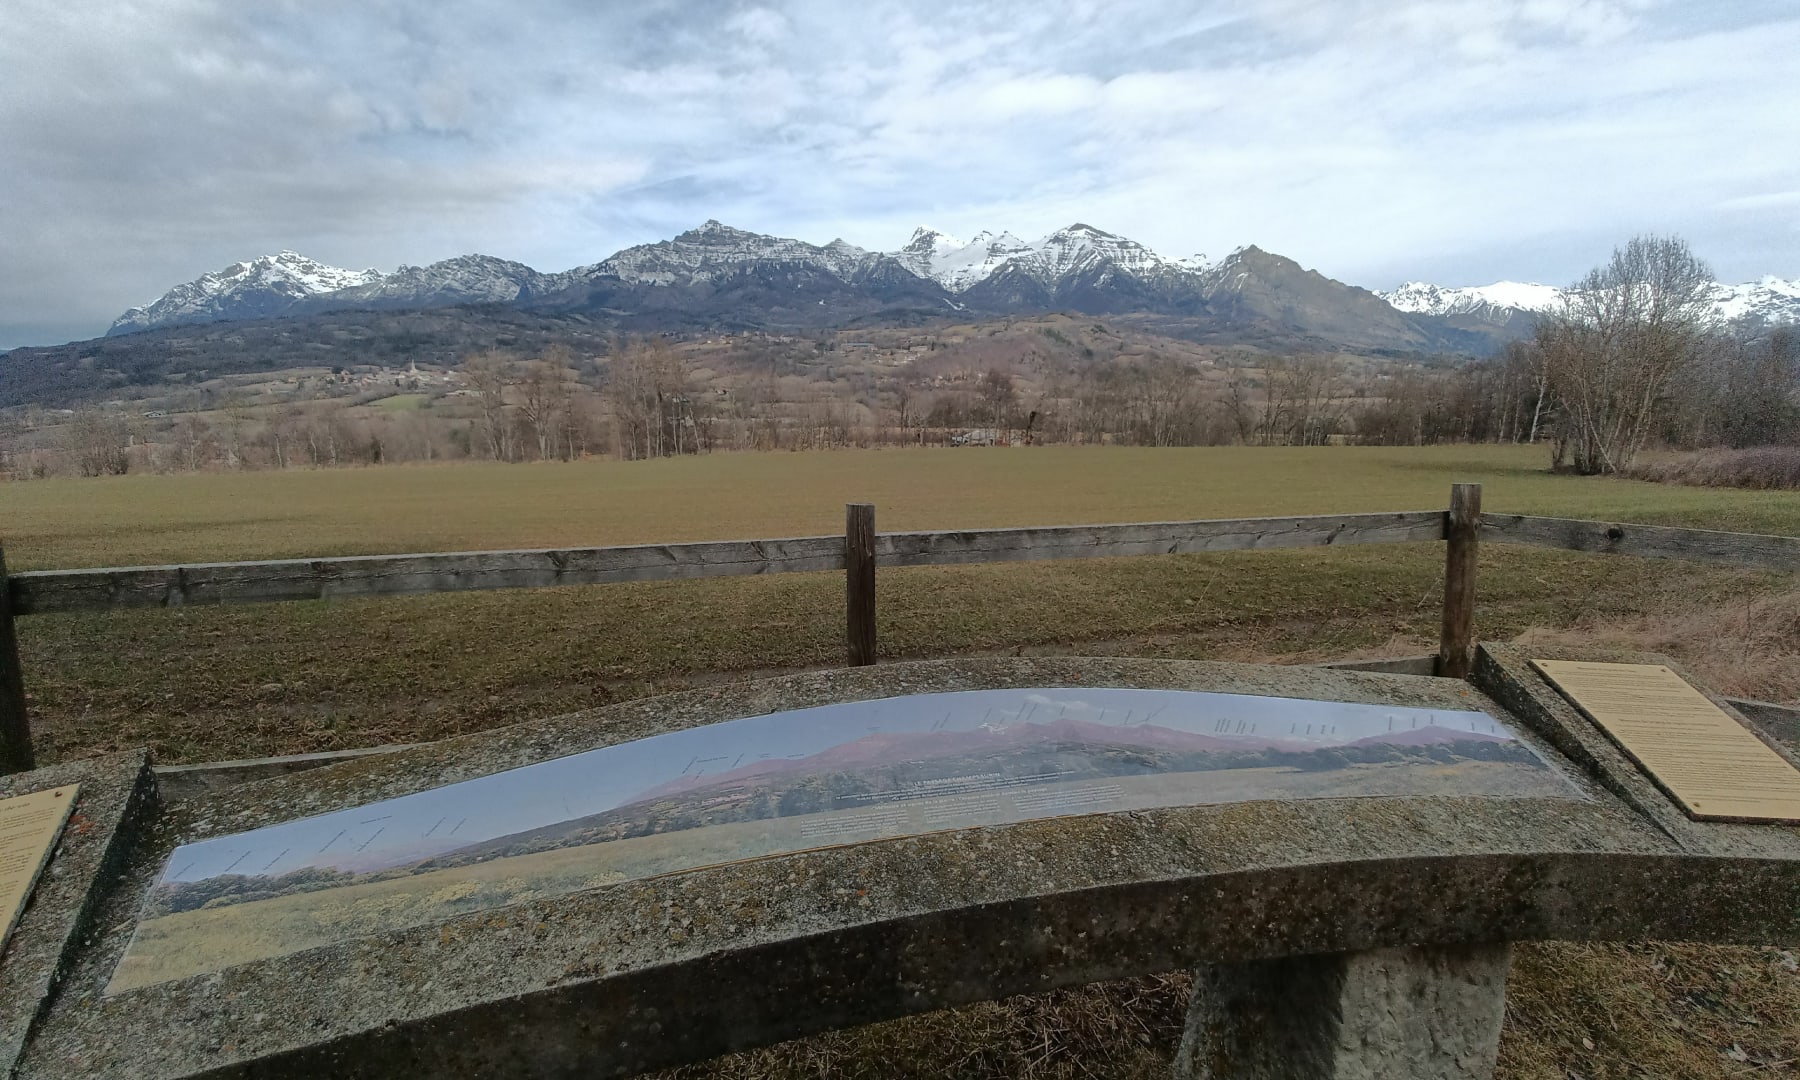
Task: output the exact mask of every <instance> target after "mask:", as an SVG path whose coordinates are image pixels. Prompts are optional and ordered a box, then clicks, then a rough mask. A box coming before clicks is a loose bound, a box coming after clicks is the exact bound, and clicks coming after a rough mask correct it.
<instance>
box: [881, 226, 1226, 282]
mask: <svg viewBox="0 0 1800 1080" xmlns="http://www.w3.org/2000/svg"><path fill="white" fill-rule="evenodd" d="M892 257H893V259H894V260H895V261H896V262H898V263H899V264H900V265H901V266H904V267H906V268H907V269H908V270H910V271H912V272H913V273H914V274H917V275H918V276H919V277H923V278H930V279H932V280H934V281H936V282H937V283H938V284H940V285H942V286H943V287H944V288H946V289H948V290H950V291H951V292H966V291H967V290H968V289H970V288H971V287H973V286H975V285H976V284H978V283H980V282H982V281H985V280H987V279H988V278H989V277H992V276H993V275H994V274H995V273H997V272H998V271H999V270H1001V269H1002V268H1003V267H1004V268H1010V269H1012V270H1015V271H1019V272H1022V273H1024V274H1025V275H1026V276H1027V277H1030V278H1032V279H1034V280H1036V281H1038V282H1039V283H1040V284H1044V285H1047V286H1049V285H1054V284H1055V283H1056V282H1057V281H1059V280H1061V279H1063V278H1066V277H1067V276H1068V275H1070V274H1073V273H1077V272H1080V271H1085V270H1090V269H1096V268H1098V267H1100V266H1102V265H1110V266H1112V267H1115V268H1117V269H1120V270H1124V271H1126V272H1128V273H1131V274H1136V275H1140V276H1142V275H1146V274H1151V273H1155V272H1158V271H1162V270H1168V269H1173V270H1179V271H1186V272H1191V271H1192V270H1193V269H1194V268H1193V267H1191V266H1187V265H1183V264H1182V263H1181V262H1177V261H1176V260H1172V259H1165V258H1163V257H1162V256H1160V255H1158V254H1156V253H1155V252H1153V251H1151V250H1150V249H1149V248H1147V247H1145V246H1143V245H1142V244H1139V243H1137V242H1136V241H1134V240H1127V239H1126V238H1124V237H1122V236H1117V235H1114V234H1113V233H1109V232H1106V231H1105V230H1103V229H1096V228H1095V227H1093V226H1092V225H1087V224H1083V223H1081V222H1077V223H1075V224H1073V225H1070V226H1068V227H1067V228H1063V229H1058V230H1056V231H1055V232H1053V233H1051V234H1050V235H1048V236H1045V237H1043V238H1041V239H1039V240H1035V241H1032V242H1030V243H1027V242H1026V241H1024V240H1021V239H1019V238H1018V237H1016V236H1014V235H1013V234H1012V233H1009V232H998V233H996V232H991V231H989V230H986V229H983V230H982V231H981V232H978V233H976V234H975V235H974V236H973V237H972V238H970V240H969V241H968V242H967V243H962V242H960V241H958V240H957V239H956V238H955V237H953V236H950V235H949V234H947V233H943V232H940V231H938V230H937V229H933V228H929V227H925V226H920V227H919V228H918V229H915V230H914V231H913V235H912V239H911V240H910V241H908V242H907V244H906V246H905V247H903V248H901V249H900V250H899V251H896V252H893V253H892ZM1202 261H1203V260H1202Z"/></svg>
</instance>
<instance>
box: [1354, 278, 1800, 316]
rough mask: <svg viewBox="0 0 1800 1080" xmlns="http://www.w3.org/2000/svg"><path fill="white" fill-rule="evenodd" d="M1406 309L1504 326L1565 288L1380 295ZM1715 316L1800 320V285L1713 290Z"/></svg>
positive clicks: (1432, 288) (1557, 298)
mask: <svg viewBox="0 0 1800 1080" xmlns="http://www.w3.org/2000/svg"><path fill="white" fill-rule="evenodd" d="M1376 295H1378V296H1380V297H1381V298H1382V299H1383V300H1386V301H1387V302H1388V303H1390V304H1392V305H1393V306H1394V307H1396V308H1398V309H1399V310H1401V311H1407V312H1412V313H1414V314H1420V315H1446V316H1448V315H1468V316H1470V317H1472V318H1475V319H1479V320H1481V321H1483V322H1490V323H1494V324H1496V325H1501V324H1504V323H1506V322H1507V320H1509V319H1511V318H1512V317H1514V316H1515V315H1517V314H1519V313H1520V312H1524V313H1527V314H1535V313H1538V312H1544V311H1551V310H1554V309H1555V308H1556V307H1557V306H1558V305H1559V304H1561V303H1562V298H1563V290H1562V289H1559V288H1557V287H1556V286H1554V285H1538V284H1535V283H1533V284H1527V283H1524V282H1518V281H1496V282H1494V283H1493V284H1492V285H1472V286H1467V287H1464V288H1448V287H1445V286H1442V285H1432V284H1430V283H1428V282H1424V281H1409V282H1407V283H1406V284H1404V285H1402V286H1400V287H1399V288H1398V289H1395V290H1394V291H1392V292H1384V293H1377V294H1376ZM1712 295H1713V304H1714V313H1715V315H1716V316H1717V318H1719V319H1720V320H1721V321H1724V322H1736V321H1738V320H1740V319H1748V320H1750V321H1752V322H1767V323H1789V322H1800V281H1787V280H1784V279H1782V278H1778V277H1765V278H1763V279H1762V280H1760V281H1747V282H1744V283H1743V284H1741V285H1723V284H1720V285H1714V286H1713V293H1712Z"/></svg>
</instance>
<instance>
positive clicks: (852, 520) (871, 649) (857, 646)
mask: <svg viewBox="0 0 1800 1080" xmlns="http://www.w3.org/2000/svg"><path fill="white" fill-rule="evenodd" d="M844 586H845V588H844V624H845V633H846V639H845V640H846V642H847V644H848V645H849V650H850V666H851V667H865V666H867V665H869V664H873V663H874V662H875V505H874V504H873V503H847V504H845V506H844Z"/></svg>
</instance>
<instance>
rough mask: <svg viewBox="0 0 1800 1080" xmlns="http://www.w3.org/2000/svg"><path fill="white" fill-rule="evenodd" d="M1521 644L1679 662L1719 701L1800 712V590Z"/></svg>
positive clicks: (1537, 630)
mask: <svg viewBox="0 0 1800 1080" xmlns="http://www.w3.org/2000/svg"><path fill="white" fill-rule="evenodd" d="M1518 640H1519V642H1520V643H1521V644H1526V645H1532V644H1554V645H1610V646H1616V647H1619V648H1626V649H1639V650H1643V651H1646V652H1658V653H1664V654H1666V655H1669V656H1672V657H1678V658H1680V660H1681V662H1682V663H1683V664H1685V665H1686V666H1687V667H1689V668H1690V669H1692V670H1693V672H1694V673H1695V674H1696V675H1698V676H1699V677H1700V678H1702V679H1704V680H1705V681H1706V682H1707V684H1708V685H1710V686H1712V688H1713V689H1715V690H1718V691H1719V692H1720V693H1723V694H1726V695H1729V696H1732V697H1749V698H1761V699H1763V700H1765V701H1773V702H1777V703H1781V704H1786V703H1792V704H1795V705H1800V589H1790V590H1787V591H1785V592H1775V593H1769V594H1766V595H1760V596H1759V595H1754V594H1746V595H1744V596H1742V597H1740V598H1739V599H1738V600H1736V601H1735V602H1731V603H1725V604H1712V605H1696V606H1689V605H1681V606H1676V607H1673V608H1670V609H1667V610H1662V611H1655V612H1647V613H1640V614H1636V615H1631V616H1628V617H1624V618H1620V617H1618V616H1616V615H1614V616H1609V617H1607V618H1604V619H1596V618H1587V619H1583V620H1581V621H1580V622H1578V623H1576V624H1574V625H1572V626H1561V627H1554V628H1552V627H1534V628H1532V629H1530V630H1528V631H1526V632H1525V633H1524V634H1522V635H1520V637H1519V639H1518Z"/></svg>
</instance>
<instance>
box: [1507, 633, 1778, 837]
mask: <svg viewBox="0 0 1800 1080" xmlns="http://www.w3.org/2000/svg"><path fill="white" fill-rule="evenodd" d="M1531 663H1532V664H1533V665H1534V666H1535V667H1536V668H1537V669H1538V670H1539V671H1541V672H1543V674H1544V675H1545V676H1546V677H1547V678H1548V679H1549V680H1550V681H1551V682H1552V683H1554V684H1555V685H1556V686H1557V687H1558V688H1559V689H1560V690H1561V691H1562V692H1563V694H1564V695H1565V696H1566V697H1568V699H1569V700H1570V701H1572V702H1574V703H1575V704H1576V705H1577V706H1578V707H1579V708H1580V709H1581V711H1582V712H1584V713H1586V714H1587V715H1588V716H1589V717H1591V718H1592V719H1593V721H1594V722H1595V723H1597V724H1599V725H1600V727H1601V728H1603V729H1604V730H1605V731H1606V733H1607V734H1608V735H1610V736H1612V739H1613V741H1614V742H1616V743H1618V744H1619V746H1620V747H1621V748H1623V749H1624V751H1625V753H1627V754H1628V755H1630V756H1631V758H1632V760H1634V761H1636V762H1637V763H1638V765H1640V766H1641V767H1642V768H1643V769H1644V770H1645V771H1646V772H1648V773H1649V774H1650V775H1651V777H1652V778H1653V779H1655V781H1656V783H1657V785H1658V786H1659V787H1661V788H1662V789H1663V790H1664V791H1666V792H1668V793H1669V795H1670V796H1672V797H1673V798H1674V799H1675V801H1676V802H1678V803H1680V804H1681V807H1682V809H1684V810H1686V811H1687V813H1688V816H1689V817H1693V818H1702V819H1714V820H1723V821H1786V822H1800V770H1797V769H1795V768H1794V766H1793V765H1792V764H1790V763H1789V762H1788V761H1787V759H1786V758H1783V757H1782V756H1781V755H1780V754H1778V753H1776V752H1775V751H1774V750H1773V749H1771V748H1770V747H1769V746H1768V745H1767V744H1765V743H1764V742H1763V741H1762V740H1761V739H1759V738H1757V737H1756V736H1755V735H1754V734H1753V733H1752V732H1751V731H1750V730H1749V729H1748V728H1746V727H1744V725H1743V724H1741V723H1739V722H1738V721H1736V720H1734V719H1732V717H1731V716H1730V715H1729V714H1727V713H1726V712H1725V710H1723V709H1721V708H1719V707H1718V706H1717V705H1714V704H1713V703H1712V700H1711V699H1709V698H1708V697H1707V696H1706V695H1705V694H1702V693H1701V692H1700V691H1698V690H1696V689H1694V688H1693V687H1692V686H1690V685H1689V684H1688V683H1687V681H1686V680H1685V679H1683V678H1682V677H1681V676H1679V675H1677V674H1675V672H1673V671H1671V670H1669V669H1668V668H1666V667H1664V666H1662V665H1661V664H1599V663H1587V662H1583V661H1575V660H1533V661H1532V662H1531Z"/></svg>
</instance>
